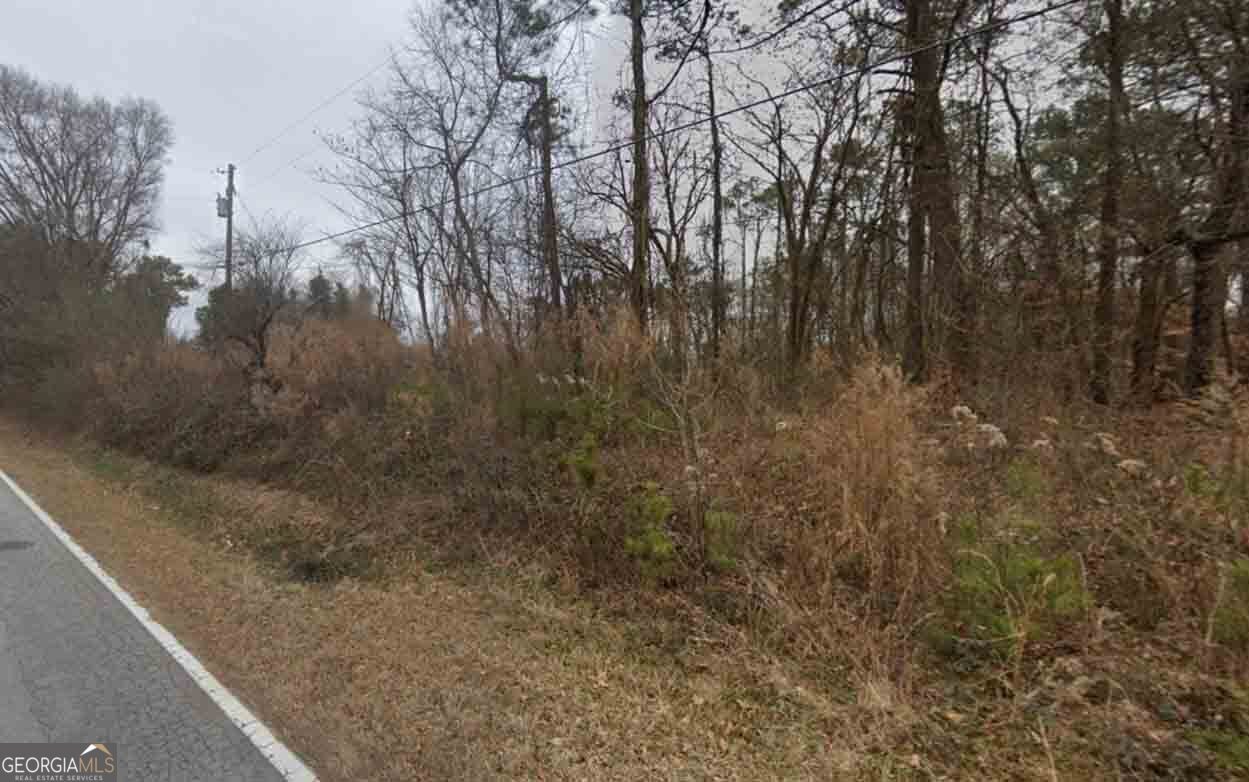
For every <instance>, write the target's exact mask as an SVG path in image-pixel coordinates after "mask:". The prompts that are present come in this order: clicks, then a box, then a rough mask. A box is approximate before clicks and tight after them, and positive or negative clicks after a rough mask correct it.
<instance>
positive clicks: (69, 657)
mask: <svg viewBox="0 0 1249 782" xmlns="http://www.w3.org/2000/svg"><path fill="white" fill-rule="evenodd" d="M193 670H194V668H193ZM203 675H204V676H207V673H206V672H204V673H203ZM226 697H227V698H228V699H229V698H230V696H226ZM218 701H219V699H214V698H213V697H210V696H209V694H208V693H207V692H206V691H205V689H204V688H203V687H201V686H200V685H199V684H198V683H197V682H196V680H195V679H193V678H192V675H191V674H190V673H188V670H187V669H186V668H184V667H183V665H182V664H180V663H179V662H178V661H177V660H175V658H174V656H173V654H172V653H171V652H170V651H169V650H168V649H167V648H166V645H163V644H162V643H161V642H159V641H158V640H157V637H156V636H155V635H154V634H153V631H152V630H150V629H149V627H147V626H145V624H144V623H143V622H141V621H140V619H139V618H137V617H136V616H135V614H134V613H133V612H132V611H131V610H130V609H129V608H127V606H126V605H125V604H124V603H123V602H122V599H121V598H120V597H119V596H118V595H117V594H115V593H114V592H113V591H112V590H110V588H108V587H107V586H105V584H104V583H103V582H102V581H101V580H100V579H99V578H97V576H96V575H95V574H94V573H93V572H92V571H91V570H89V569H88V567H87V566H86V565H84V563H83V562H82V561H80V560H79V558H78V557H76V556H75V555H74V553H72V552H71V550H70V549H69V548H68V547H67V545H66V544H65V543H64V542H62V540H61V539H60V538H59V537H58V536H57V534H56V533H55V532H54V531H53V529H51V528H49V526H48V525H47V524H45V523H44V522H43V521H42V520H41V519H40V518H39V517H38V516H36V515H35V513H34V512H33V511H32V510H31V509H30V508H29V507H28V506H27V505H26V504H24V503H23V502H22V501H21V499H20V498H19V497H18V496H17V495H15V494H14V493H13V491H12V490H11V489H10V488H9V487H8V485H7V484H5V483H4V482H3V481H2V480H0V742H27V741H29V742H48V741H51V742H82V743H84V744H86V743H91V742H105V743H107V744H108V745H109V747H110V748H112V747H116V748H117V753H116V754H117V759H118V769H117V770H118V777H117V778H118V779H119V780H125V782H148V781H149V780H152V781H153V782H156V781H158V780H171V781H176V782H190V781H191V780H205V781H206V782H207V780H212V782H235V781H237V782H244V781H246V782H282V780H283V779H285V778H286V777H285V776H284V775H283V774H282V773H281V772H279V770H278V769H277V768H276V767H275V766H274V765H273V764H272V763H271V762H270V761H269V760H268V759H267V758H266V755H265V753H264V752H262V751H261V749H260V747H259V746H258V745H257V742H256V741H254V740H253V739H252V738H249V736H248V735H246V734H245V733H244V729H247V728H248V726H247V725H244V726H243V727H242V728H240V727H239V726H238V725H236V722H235V721H233V720H231V718H230V717H229V716H227V714H226V712H225V711H224V710H223V708H222V706H221V705H219V703H218ZM256 726H258V723H257V724H256ZM258 727H261V728H263V726H258ZM249 732H253V731H250V730H249ZM265 735H268V734H267V731H266V732H265ZM269 742H272V738H271V737H270V738H269ZM259 743H260V744H261V745H263V744H264V743H265V742H264V741H261V742H259ZM281 751H282V752H285V748H282V749H281ZM303 774H304V776H299V775H293V776H292V777H291V778H292V779H296V778H297V779H307V778H309V777H310V775H309V774H308V772H307V770H306V769H303Z"/></svg>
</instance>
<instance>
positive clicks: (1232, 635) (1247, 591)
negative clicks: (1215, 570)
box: [1210, 557, 1249, 652]
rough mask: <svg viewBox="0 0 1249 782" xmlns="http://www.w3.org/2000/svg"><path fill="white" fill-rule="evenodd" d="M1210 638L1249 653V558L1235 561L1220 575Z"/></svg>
mask: <svg viewBox="0 0 1249 782" xmlns="http://www.w3.org/2000/svg"><path fill="white" fill-rule="evenodd" d="M1210 635H1211V637H1212V638H1213V640H1215V641H1218V642H1219V643H1221V644H1223V645H1224V646H1227V647H1229V648H1232V649H1235V650H1237V651H1243V652H1249V557H1241V558H1240V559H1238V560H1236V561H1235V562H1234V563H1232V564H1231V565H1230V566H1228V567H1227V569H1226V570H1225V571H1224V573H1223V574H1222V575H1221V584H1220V587H1219V593H1218V598H1217V602H1216V604H1215V607H1214V611H1213V613H1212V615H1211V618H1210Z"/></svg>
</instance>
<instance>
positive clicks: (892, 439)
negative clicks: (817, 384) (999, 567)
mask: <svg viewBox="0 0 1249 782" xmlns="http://www.w3.org/2000/svg"><path fill="white" fill-rule="evenodd" d="M923 410H924V395H923V392H922V390H920V389H918V388H916V387H914V386H912V385H910V384H908V383H907V382H906V380H905V379H904V378H903V376H902V372H901V370H900V369H899V368H898V367H896V366H892V365H887V364H883V363H880V362H878V361H872V362H867V363H865V364H863V365H862V366H860V367H859V368H857V369H856V370H855V371H854V374H853V376H852V379H851V381H850V383H849V385H848V387H847V388H846V390H845V391H844V392H843V393H842V394H841V395H840V396H839V397H838V398H837V400H836V401H835V402H833V403H832V404H830V405H828V406H827V407H826V408H824V409H823V410H821V411H819V412H817V413H814V414H812V415H810V416H808V417H807V418H806V419H805V420H802V421H801V422H800V423H799V424H798V425H797V426H796V427H794V428H793V430H792V431H793V437H792V442H791V444H790V448H797V449H799V453H798V454H797V464H796V465H795V466H796V467H797V470H795V471H793V472H791V473H790V475H789V476H788V478H789V479H790V480H795V481H797V482H798V487H797V488H798V490H799V492H800V494H801V497H802V500H801V503H802V505H801V507H802V508H804V509H805V512H803V513H801V514H800V515H799V516H798V518H796V519H795V520H794V523H793V524H792V528H791V529H788V530H787V531H786V538H787V545H786V558H787V560H788V562H789V568H788V569H789V572H790V573H791V574H792V578H793V579H794V580H795V583H794V584H793V594H795V595H797V596H798V599H800V600H802V601H804V602H813V603H815V604H816V605H829V604H831V603H845V602H846V601H849V602H850V603H858V604H860V605H861V606H863V607H867V608H870V609H871V611H872V613H873V614H874V615H876V616H881V617H885V618H888V619H890V620H909V619H912V618H914V617H915V616H916V615H917V613H918V609H919V608H920V607H921V606H922V605H923V603H924V602H925V600H927V599H928V597H929V596H930V595H931V594H932V593H933V591H934V590H935V589H936V588H937V586H938V585H939V583H940V581H941V577H942V572H943V568H944V562H943V558H942V555H941V552H942V550H943V541H942V539H941V532H940V530H939V528H938V525H937V523H936V521H935V519H934V516H935V514H934V513H933V507H934V505H935V502H934V498H935V495H936V489H937V487H936V485H935V480H934V477H933V476H932V475H931V474H930V473H929V472H928V471H927V470H926V469H925V467H924V465H923V464H922V461H921V458H920V447H919V440H920V437H919V432H918V430H917V427H916V417H917V416H919V415H921V414H922V412H923Z"/></svg>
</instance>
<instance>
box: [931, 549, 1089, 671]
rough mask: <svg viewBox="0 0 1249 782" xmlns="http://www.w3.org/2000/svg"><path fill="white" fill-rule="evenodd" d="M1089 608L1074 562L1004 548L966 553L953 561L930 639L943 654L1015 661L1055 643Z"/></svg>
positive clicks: (1072, 560)
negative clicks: (1031, 650)
mask: <svg viewBox="0 0 1249 782" xmlns="http://www.w3.org/2000/svg"><path fill="white" fill-rule="evenodd" d="M1089 605H1090V598H1089V595H1088V593H1087V592H1086V591H1085V589H1084V585H1083V581H1082V578H1081V572H1080V567H1079V563H1078V562H1077V561H1076V560H1075V559H1074V558H1073V557H1070V556H1060V557H1045V556H1043V555H1041V554H1039V553H1037V552H1036V551H1035V550H1034V549H1032V548H1031V547H1029V546H1026V545H1019V544H1007V543H1003V544H999V545H997V546H995V547H993V548H992V549H991V550H990V551H988V552H987V553H986V552H984V551H978V550H973V549H965V550H963V551H962V552H960V553H959V555H958V556H957V557H956V558H955V560H954V572H953V579H952V583H951V584H950V587H949V589H948V590H947V592H946V595H945V605H944V611H943V619H942V622H941V623H939V625H938V626H937V628H936V630H937V632H936V634H935V635H934V636H933V637H932V640H934V641H935V643H936V645H937V646H938V648H939V649H941V650H942V651H945V652H947V653H962V654H966V655H968V656H971V657H979V656H982V653H983V652H990V653H993V654H996V655H998V656H1000V657H1002V658H1007V659H1018V658H1019V657H1021V656H1023V655H1024V654H1025V652H1026V651H1027V650H1028V648H1029V647H1030V646H1033V645H1035V644H1038V643H1043V642H1052V641H1055V640H1058V639H1059V638H1060V637H1061V636H1062V634H1063V632H1064V631H1065V630H1067V629H1069V628H1070V627H1071V626H1072V625H1073V624H1075V623H1076V622H1078V621H1079V620H1080V619H1081V618H1082V617H1083V616H1084V615H1085V614H1086V612H1087V610H1088V608H1089Z"/></svg>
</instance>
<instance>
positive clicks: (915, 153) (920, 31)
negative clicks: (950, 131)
mask: <svg viewBox="0 0 1249 782" xmlns="http://www.w3.org/2000/svg"><path fill="white" fill-rule="evenodd" d="M929 7H930V4H929V2H928V0H911V1H910V2H908V3H907V4H906V38H907V42H908V44H909V45H910V46H911V47H912V48H914V47H917V46H922V45H923V44H924V42H925V36H926V31H925V25H926V18H927V17H928V16H929ZM924 54H926V53H925V52H920V53H917V54H915V55H914V56H913V57H912V58H911V80H912V83H913V84H914V92H913V95H912V97H911V101H910V105H909V107H908V108H907V110H906V111H905V112H903V113H902V114H900V115H899V117H898V121H899V124H900V125H902V128H901V130H902V132H901V133H900V134H899V135H901V136H902V137H903V138H906V139H907V140H908V142H909V147H910V150H909V158H910V169H911V171H910V174H911V175H910V182H909V183H908V187H909V192H908V194H907V200H908V208H907V212H908V215H907V244H906V258H907V267H906V268H907V272H906V302H905V304H904V311H903V318H904V320H905V321H906V337H905V339H906V343H905V348H904V350H903V356H902V364H903V369H904V370H905V372H906V374H907V377H909V378H910V379H911V380H912V381H914V382H923V381H924V380H926V379H927V375H928V355H927V352H926V346H925V344H924V343H925V323H924V321H925V317H924V311H925V303H926V302H925V301H924V264H925V261H926V260H927V255H928V247H927V238H928V237H927V233H926V227H925V224H924V223H925V217H926V214H927V203H926V201H927V199H926V198H925V191H926V190H927V189H928V174H927V168H928V166H927V154H928V150H927V149H925V141H926V139H927V133H925V132H924V131H923V129H922V128H923V126H925V125H926V124H927V123H926V121H925V118H924V114H926V113H927V110H928V107H929V105H930V102H929V101H927V100H925V99H924V98H923V89H924V88H925V87H926V81H931V80H934V79H935V78H936V76H935V61H934V60H933V59H932V58H931V57H925V56H924Z"/></svg>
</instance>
